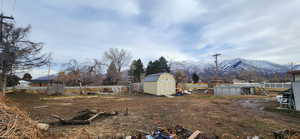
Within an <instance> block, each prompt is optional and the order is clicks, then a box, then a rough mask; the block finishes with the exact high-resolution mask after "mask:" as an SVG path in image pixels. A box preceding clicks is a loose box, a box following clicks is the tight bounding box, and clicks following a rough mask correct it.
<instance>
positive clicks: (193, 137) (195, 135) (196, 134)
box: [188, 130, 203, 139]
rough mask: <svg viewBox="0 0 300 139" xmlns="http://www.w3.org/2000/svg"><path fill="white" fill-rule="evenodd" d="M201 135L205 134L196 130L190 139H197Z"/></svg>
mask: <svg viewBox="0 0 300 139" xmlns="http://www.w3.org/2000/svg"><path fill="white" fill-rule="evenodd" d="M201 133H203V132H201V131H199V130H196V131H195V132H194V133H193V134H192V135H191V136H190V137H189V138H188V139H195V138H196V137H197V136H198V135H199V134H201Z"/></svg>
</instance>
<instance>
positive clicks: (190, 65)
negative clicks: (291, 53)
mask: <svg viewBox="0 0 300 139" xmlns="http://www.w3.org/2000/svg"><path fill="white" fill-rule="evenodd" d="M213 68H214V64H213V63H211V64H209V63H203V62H191V61H181V62H172V63H171V70H172V71H174V70H186V71H189V72H190V73H191V72H203V71H204V70H205V69H213ZM288 70H289V66H288V65H280V64H276V63H272V62H269V61H265V60H249V59H242V58H236V59H231V60H224V61H222V62H220V64H219V71H220V72H224V73H226V72H240V71H257V72H264V73H274V72H287V71H288Z"/></svg>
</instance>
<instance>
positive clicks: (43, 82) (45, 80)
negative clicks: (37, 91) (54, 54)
mask: <svg viewBox="0 0 300 139" xmlns="http://www.w3.org/2000/svg"><path fill="white" fill-rule="evenodd" d="M55 78H56V75H50V76H43V77H39V78H36V79H33V80H31V81H30V82H31V83H30V86H33V87H45V86H48V85H49V84H52V83H53V82H54V79H55Z"/></svg>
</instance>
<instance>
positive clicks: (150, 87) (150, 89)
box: [144, 82, 157, 95]
mask: <svg viewBox="0 0 300 139" xmlns="http://www.w3.org/2000/svg"><path fill="white" fill-rule="evenodd" d="M144 92H145V93H148V94H153V95H157V82H144Z"/></svg>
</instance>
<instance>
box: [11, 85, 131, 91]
mask: <svg viewBox="0 0 300 139" xmlns="http://www.w3.org/2000/svg"><path fill="white" fill-rule="evenodd" d="M104 88H111V89H112V91H113V92H121V91H122V88H127V86H121V85H118V86H117V85H116V86H114V85H103V86H82V89H104ZM7 89H8V90H9V89H24V90H47V87H8V88H7ZM64 89H80V87H79V86H65V87H64Z"/></svg>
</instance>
